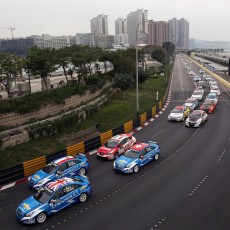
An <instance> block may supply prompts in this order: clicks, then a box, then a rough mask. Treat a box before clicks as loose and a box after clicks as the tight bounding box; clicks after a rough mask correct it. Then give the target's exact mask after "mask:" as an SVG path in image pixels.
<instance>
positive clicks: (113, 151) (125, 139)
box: [97, 133, 136, 160]
mask: <svg viewBox="0 0 230 230" xmlns="http://www.w3.org/2000/svg"><path fill="white" fill-rule="evenodd" d="M135 143H136V138H135V137H134V136H133V135H132V134H130V133H125V134H119V135H116V136H114V137H112V138H111V139H109V140H108V142H107V143H105V145H103V146H101V147H100V148H99V149H98V150H97V156H98V158H104V159H107V160H114V159H117V158H118V157H119V156H120V155H121V154H122V153H124V152H125V151H126V150H127V149H128V148H130V147H131V146H132V145H134V144H135Z"/></svg>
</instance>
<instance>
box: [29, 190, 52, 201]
mask: <svg viewBox="0 0 230 230" xmlns="http://www.w3.org/2000/svg"><path fill="white" fill-rule="evenodd" d="M52 193H53V192H52V191H51V190H50V189H48V188H47V187H45V188H41V189H40V190H38V192H37V193H35V194H34V195H33V197H34V199H35V200H37V201H39V202H40V203H43V204H45V203H47V202H48V201H49V199H50V196H51V195H52Z"/></svg>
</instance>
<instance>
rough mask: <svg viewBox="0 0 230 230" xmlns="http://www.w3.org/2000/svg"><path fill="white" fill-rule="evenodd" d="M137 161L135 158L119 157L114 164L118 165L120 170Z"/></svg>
mask: <svg viewBox="0 0 230 230" xmlns="http://www.w3.org/2000/svg"><path fill="white" fill-rule="evenodd" d="M137 160H138V159H137V158H135V159H134V158H129V157H125V156H120V157H119V158H118V159H117V160H116V161H115V164H116V165H119V166H120V167H122V168H125V167H126V166H127V165H128V164H130V163H135V162H136V161H137Z"/></svg>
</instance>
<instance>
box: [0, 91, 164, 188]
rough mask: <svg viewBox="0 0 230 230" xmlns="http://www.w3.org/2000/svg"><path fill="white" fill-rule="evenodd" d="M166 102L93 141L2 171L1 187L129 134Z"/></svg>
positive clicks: (162, 101)
mask: <svg viewBox="0 0 230 230" xmlns="http://www.w3.org/2000/svg"><path fill="white" fill-rule="evenodd" d="M165 101H166V95H165V96H164V97H163V98H162V100H161V101H160V102H159V103H158V104H157V105H156V106H154V107H153V108H152V109H151V110H149V111H147V112H145V113H143V114H141V116H139V117H137V118H135V119H134V120H131V121H128V122H126V123H125V124H124V125H121V126H119V127H117V128H115V129H113V130H109V131H107V132H105V133H102V134H101V135H100V136H97V137H95V138H93V139H91V140H88V141H85V142H80V143H77V144H75V145H73V146H70V147H68V148H66V149H64V150H61V151H59V152H56V153H52V154H50V155H47V156H43V157H39V158H36V159H33V160H30V161H26V162H24V163H23V164H20V165H17V166H14V167H12V168H8V169H4V170H1V171H0V185H4V184H7V183H10V182H13V181H16V180H18V179H21V178H23V177H27V176H29V175H31V174H33V173H34V172H36V171H37V170H39V169H41V168H43V167H44V166H45V165H46V164H47V163H49V162H50V161H52V160H54V159H56V158H58V157H62V156H66V155H68V156H69V155H71V156H73V155H76V154H77V153H87V152H90V151H92V150H95V149H96V148H98V147H100V146H101V145H102V144H104V143H105V142H106V141H107V140H108V139H109V138H111V137H112V136H115V135H117V134H120V133H129V132H131V131H132V130H133V129H134V128H136V127H138V126H139V125H141V124H143V123H145V122H146V121H147V120H148V119H150V118H151V117H154V116H155V115H156V113H157V112H158V111H159V110H160V108H162V106H163V104H164V103H165Z"/></svg>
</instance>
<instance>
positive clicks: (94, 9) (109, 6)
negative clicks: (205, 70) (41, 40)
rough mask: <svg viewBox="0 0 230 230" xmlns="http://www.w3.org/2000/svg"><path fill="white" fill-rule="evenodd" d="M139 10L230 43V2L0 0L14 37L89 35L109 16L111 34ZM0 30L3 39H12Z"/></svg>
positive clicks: (0, 19)
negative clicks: (185, 23) (118, 22)
mask: <svg viewBox="0 0 230 230" xmlns="http://www.w3.org/2000/svg"><path fill="white" fill-rule="evenodd" d="M137 9H144V10H148V19H153V20H154V21H159V20H164V21H168V20H169V19H172V18H174V17H176V18H177V19H179V18H185V19H186V20H187V21H188V22H189V26H190V36H189V37H190V38H195V39H201V40H209V41H213V40H221V41H230V0H163V1H162V0H155V1H154V0H122V1H121V0H107V1H106V0H37V1H35V0H1V2H0V27H10V26H12V27H14V28H15V29H16V30H14V31H13V34H14V37H25V36H30V35H42V34H50V35H52V36H55V35H75V34H76V33H87V32H90V20H91V19H92V18H93V17H96V16H98V15H99V14H106V15H108V23H109V34H114V31H115V28H114V27H115V20H116V19H117V18H119V17H123V18H126V16H127V14H129V13H130V12H134V11H136V10H137ZM10 37H11V33H10V30H7V29H2V28H0V38H10Z"/></svg>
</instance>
